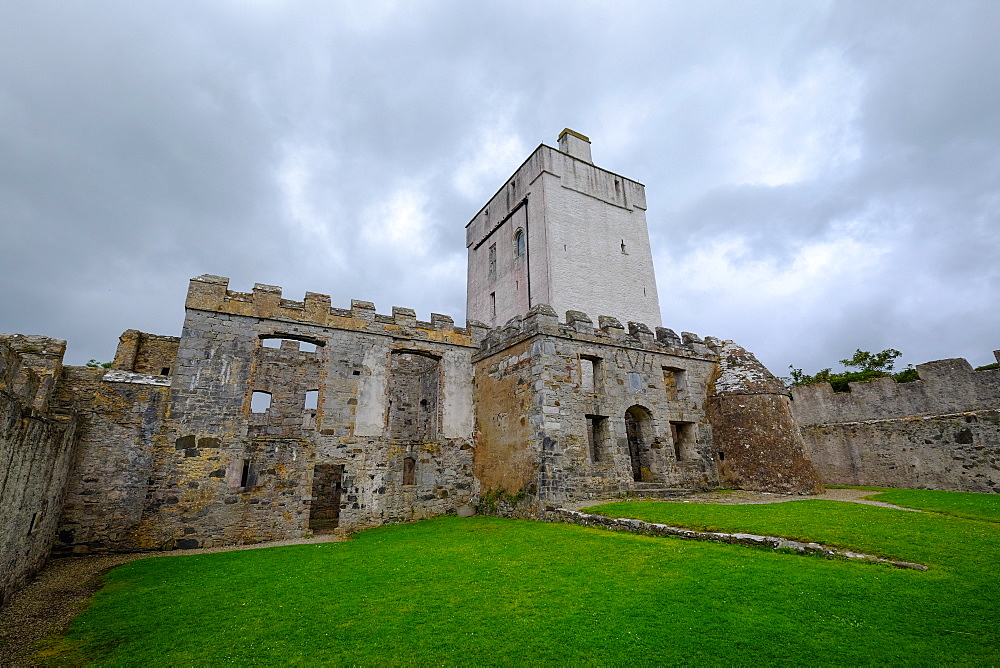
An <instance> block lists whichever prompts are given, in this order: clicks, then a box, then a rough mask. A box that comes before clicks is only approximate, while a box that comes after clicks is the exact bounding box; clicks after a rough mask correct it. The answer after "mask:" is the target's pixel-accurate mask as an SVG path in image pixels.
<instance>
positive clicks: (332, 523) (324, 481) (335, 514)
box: [309, 464, 344, 533]
mask: <svg viewBox="0 0 1000 668" xmlns="http://www.w3.org/2000/svg"><path fill="white" fill-rule="evenodd" d="M343 480H344V465H343V464H318V465H317V466H316V468H315V469H314V470H313V486H312V505H311V506H310V508H309V528H310V529H311V530H312V531H313V532H314V533H315V532H320V531H324V530H328V529H336V528H337V526H338V525H339V523H340V496H341V491H342V489H343Z"/></svg>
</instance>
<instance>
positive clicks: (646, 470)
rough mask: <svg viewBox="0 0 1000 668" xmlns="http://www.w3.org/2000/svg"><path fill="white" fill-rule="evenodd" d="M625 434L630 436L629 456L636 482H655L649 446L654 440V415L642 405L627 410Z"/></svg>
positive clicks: (633, 477)
mask: <svg viewBox="0 0 1000 668" xmlns="http://www.w3.org/2000/svg"><path fill="white" fill-rule="evenodd" d="M625 434H626V436H627V437H628V456H629V460H630V463H631V465H632V479H633V480H634V481H635V482H653V472H652V470H651V466H650V464H651V457H650V452H649V446H650V444H651V443H652V442H653V416H652V414H651V413H650V412H649V411H648V410H647V409H645V408H643V407H642V406H638V405H636V406H632V407H631V408H629V409H628V410H627V411H625Z"/></svg>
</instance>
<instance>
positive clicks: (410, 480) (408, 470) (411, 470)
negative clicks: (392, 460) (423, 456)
mask: <svg viewBox="0 0 1000 668" xmlns="http://www.w3.org/2000/svg"><path fill="white" fill-rule="evenodd" d="M416 471H417V460H416V459H414V458H413V457H407V458H405V459H404V460H403V484H404V485H413V484H415V483H414V480H415V479H416Z"/></svg>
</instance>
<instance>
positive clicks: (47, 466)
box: [0, 335, 77, 604]
mask: <svg viewBox="0 0 1000 668" xmlns="http://www.w3.org/2000/svg"><path fill="white" fill-rule="evenodd" d="M65 350H66V342H65V341H61V340H58V339H48V338H45V337H40V336H18V335H2V336H0V604H2V603H3V602H4V600H6V599H7V598H8V597H9V596H10V595H11V594H12V593H13V592H14V591H16V590H17V589H19V588H20V587H22V586H24V584H26V583H27V582H28V580H30V578H31V577H32V576H33V575H34V574H35V573H36V572H37V571H38V570H39V569H40V568H41V567H42V565H43V564H44V563H45V560H46V559H47V558H48V556H49V552H50V551H51V549H52V544H53V541H54V538H55V534H56V524H57V522H58V519H59V513H60V510H61V508H62V503H63V496H64V491H65V488H66V482H67V477H68V475H69V469H70V461H71V459H72V456H73V448H74V443H75V435H76V427H77V420H76V418H75V417H74V416H73V415H56V414H54V413H52V412H50V411H49V410H48V406H49V400H50V397H51V392H52V389H53V387H54V385H55V380H56V378H57V377H58V375H59V373H60V371H61V368H62V356H63V353H64V352H65Z"/></svg>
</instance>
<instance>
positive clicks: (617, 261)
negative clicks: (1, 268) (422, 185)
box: [465, 129, 661, 328]
mask: <svg viewBox="0 0 1000 668" xmlns="http://www.w3.org/2000/svg"><path fill="white" fill-rule="evenodd" d="M465 232H466V236H465V238H466V246H467V247H468V249H469V269H468V293H467V297H466V299H467V304H466V306H467V317H468V318H469V319H470V320H479V321H482V322H485V323H487V324H489V325H491V326H499V325H503V324H504V323H506V322H507V321H508V320H510V319H511V318H513V317H515V316H523V315H524V314H525V313H527V311H528V309H529V308H531V307H532V306H534V305H535V304H548V305H550V306H552V308H554V309H555V311H556V313H558V314H559V316H560V319H561V318H562V317H563V316H564V314H565V312H566V311H567V310H575V311H583V312H585V313H586V314H587V315H589V316H590V317H591V318H592V319H593V320H594V322H595V324H596V323H597V317H598V316H600V315H609V316H613V317H615V318H618V319H619V320H621V321H622V322H623V323H626V322H630V321H631V322H642V323H645V324H646V325H648V326H649V327H651V328H652V327H659V326H660V325H661V320H660V302H659V299H658V297H657V294H656V277H655V276H654V273H653V256H652V252H651V251H650V247H649V231H648V229H647V227H646V190H645V187H644V186H643V185H642V184H641V183H638V182H636V181H632V180H631V179H626V178H625V177H623V176H619V175H618V174H615V173H613V172H609V171H607V170H605V169H601V168H600V167H596V166H595V165H594V164H593V161H592V159H591V156H590V140H589V139H588V138H587V137H585V136H583V135H582V134H579V133H577V132H574V131H573V130H570V129H566V130H563V131H562V133H561V134H560V135H559V150H556V149H554V148H552V147H550V146H546V145H545V144H542V145H540V146H539V147H538V148H537V149H535V151H534V153H532V154H531V155H530V156H529V157H528V159H527V160H525V161H524V163H523V164H522V165H521V166H520V167H519V168H518V170H517V171H516V172H514V175H513V176H511V177H510V178H509V179H508V180H507V182H506V183H505V184H504V185H503V187H502V188H500V190H498V191H497V193H496V194H495V195H494V196H493V198H492V199H490V201H489V202H488V203H487V204H486V206H484V207H483V208H482V209H480V211H479V213H477V214H476V216H475V217H474V218H473V219H472V220H471V221H470V222H469V224H468V225H466V227H465Z"/></svg>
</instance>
